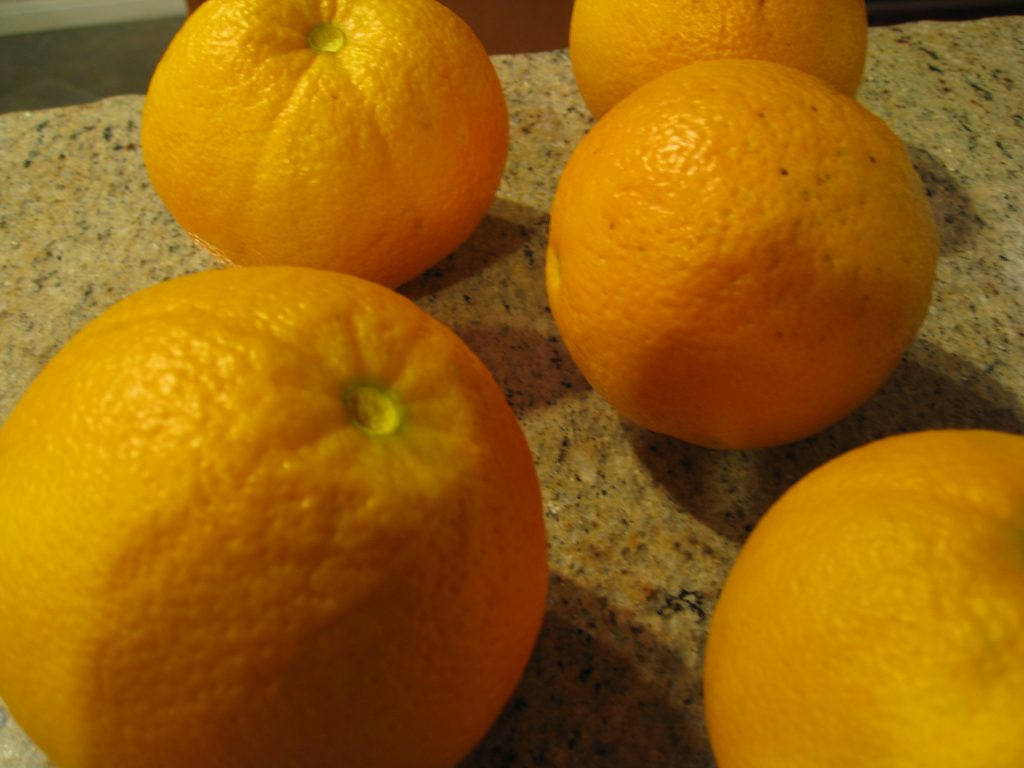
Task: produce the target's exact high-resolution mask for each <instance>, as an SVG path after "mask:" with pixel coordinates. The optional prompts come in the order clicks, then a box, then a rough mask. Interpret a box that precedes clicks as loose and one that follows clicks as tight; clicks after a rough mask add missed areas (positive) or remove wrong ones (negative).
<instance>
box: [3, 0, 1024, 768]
mask: <svg viewBox="0 0 1024 768" xmlns="http://www.w3.org/2000/svg"><path fill="white" fill-rule="evenodd" d="M1022 51H1024V17H1004V18H1000V19H991V20H985V21H976V22H964V23H948V22H945V23H918V24H906V25H903V26H899V27H879V28H873V29H872V30H871V38H870V48H869V59H868V69H867V72H866V75H865V79H864V83H863V86H862V88H861V91H860V94H859V98H860V99H861V101H862V102H863V103H864V104H865V105H866V106H867V107H869V108H870V109H872V110H873V111H874V112H876V113H877V114H879V115H880V116H882V117H883V119H885V120H886V121H887V122H888V123H889V124H890V126H891V127H892V128H893V130H894V131H895V132H896V133H897V134H898V135H899V136H900V137H901V138H902V139H903V140H904V142H905V143H906V144H907V146H908V148H909V151H910V154H911V158H912V159H913V161H914V165H915V167H916V168H917V169H918V171H919V173H920V174H921V176H922V178H923V181H924V184H925V186H926V188H927V191H928V194H929V198H930V200H931V203H932V206H933V208H934V211H935V217H936V221H937V222H938V225H939V229H940V233H941V237H942V244H943V246H942V254H941V257H940V263H939V268H938V276H937V281H936V286H935V297H934V303H933V306H932V309H931V311H930V313H929V315H928V317H927V319H926V321H925V324H924V326H923V328H922V330H921V334H920V337H919V339H918V340H917V341H916V342H915V343H914V344H913V346H912V347H911V348H910V349H909V350H908V352H907V354H906V355H905V358H904V360H903V361H902V363H901V364H900V366H899V367H898V368H897V370H896V371H895V372H894V374H893V375H892V377H891V378H890V380H889V381H888V382H887V383H886V384H885V386H883V387H882V389H881V390H880V391H879V392H878V393H877V394H876V395H875V396H874V397H872V398H871V399H870V400H869V401H868V402H867V403H866V404H865V405H864V406H862V407H861V408H859V409H858V410H857V411H856V412H855V413H853V414H851V415H850V416H849V417H848V418H846V419H844V420H842V421H841V422H839V423H838V424H836V425H835V426H833V427H832V428H831V429H828V430H826V431H824V432H822V433H821V434H819V435H816V436H814V437H812V438H810V439H808V440H804V441H801V442H799V443H795V444H793V445H788V446H781V447H778V448H771V449H766V450H762V451H742V452H741V451H736V452H716V451H710V450H707V449H702V448H696V447H694V446H690V445H686V444H684V443H681V442H679V441H676V440H673V439H671V438H667V437H663V436H660V435H656V434H653V433H650V432H647V431H645V430H641V429H639V428H636V427H634V426H632V425H630V424H628V423H626V422H624V421H623V420H622V419H621V418H619V416H618V415H617V414H615V413H614V411H613V410H612V409H611V408H610V407H609V406H608V405H607V404H606V403H604V402H603V401H602V400H601V399H600V397H598V396H597V394H596V393H595V392H594V391H593V390H592V389H591V388H590V387H589V386H588V384H587V383H586V381H585V380H584V379H583V378H582V376H581V375H580V374H579V371H578V370H577V369H576V367H575V366H574V365H573V362H572V359H571V357H570V356H569V354H568V352H567V350H566V349H565V347H564V345H563V344H562V343H561V340H560V338H559V335H558V331H557V328H556V327H555V325H554V322H553V320H552V317H551V313H550V310H549V308H548V306H547V301H546V293H545V288H544V255H545V250H546V245H547V242H546V237H547V227H548V208H549V206H550V204H551V200H552V196H553V194H554V189H555V185H556V184H557V181H558V176H559V174H560V172H561V170H562V167H563V166H564V164H565V162H566V160H567V159H568V157H569V155H570V153H571V152H572V149H573V147H574V146H575V144H576V142H577V141H578V140H579V139H580V137H581V136H582V135H583V134H584V133H585V132H586V131H587V130H588V129H589V128H590V126H591V125H592V124H593V121H592V120H591V118H590V115H589V113H588V112H587V109H586V107H585V106H584V104H583V102H582V100H581V99H580V97H579V94H578V92H577V91H576V88H575V84H574V82H573V78H572V71H571V67H570V65H569V61H568V56H567V54H566V52H565V51H564V50H563V51H553V52H547V53H538V54H527V55H517V56H497V57H494V59H493V60H494V63H495V66H496V69H497V71H498V73H499V76H500V77H501V79H502V82H503V85H504V88H505V92H506V95H507V98H508V104H509V114H510V119H511V132H510V140H511V146H510V153H509V160H508V163H507V166H506V169H505V175H504V178H503V180H502V183H501V186H500V188H499V191H498V196H497V199H496V200H495V202H494V204H493V205H492V207H491V210H490V213H489V214H488V216H487V218H486V219H485V220H484V221H483V222H482V223H481V225H480V227H479V228H478V229H477V231H476V232H475V233H474V234H473V236H472V237H470V239H469V240H468V241H467V242H466V243H465V244H464V245H463V246H461V247H460V248H459V249H458V250H457V251H456V252H455V253H454V254H452V255H451V256H450V257H448V258H447V259H445V260H444V261H442V262H441V263H440V264H438V265H437V266H435V267H433V268H431V269H429V270H427V272H426V273H424V274H423V275H422V276H421V277H420V278H418V279H417V280H414V281H412V282H411V283H409V284H407V285H406V286H403V288H402V292H403V293H405V294H406V295H407V296H410V297H411V298H412V299H414V300H415V301H416V302H417V303H418V304H419V305H420V306H422V307H423V308H425V309H426V310H427V311H429V312H431V313H432V314H433V315H434V316H435V317H437V318H439V319H440V320H442V321H444V322H446V323H448V324H449V325H451V326H452V327H453V328H455V330H456V331H457V332H458V333H459V334H460V335H461V336H462V337H463V338H464V339H465V340H466V341H467V343H468V344H469V345H470V346H471V347H472V348H473V349H474V350H475V351H476V352H477V354H478V355H479V356H480V357H481V359H482V360H483V361H484V362H485V363H486V364H487V366H488V367H489V368H490V369H491V371H492V372H493V373H494V375H495V378H496V379H497V381H498V383H499V384H500V385H501V386H502V387H503V389H504V391H505V393H506V395H507V396H508V398H509V400H510V402H511V403H512V406H513V408H514V410H515V412H516V414H517V415H518V417H519V419H520V422H521V424H522V425H523V429H524V431H525V432H526V435H527V438H528V440H529V442H530V445H531V448H532V449H533V453H534V458H535V462H536V465H537V470H538V474H539V476H540V479H541V483H542V486H543V489H544V498H545V512H546V518H545V519H546V523H547V526H548V536H549V545H550V562H551V569H552V577H551V589H550V596H549V610H548V614H547V617H546V619H545V623H544V627H543V629H542V632H541V635H540V638H539V640H538V644H537V648H536V651H535V653H534V656H533V659H532V660H531V663H530V665H529V667H528V668H527V670H526V673H525V676H524V678H523V681H522V684H521V685H520V687H519V690H518V691H517V693H516V694H515V696H514V697H513V698H512V700H511V701H510V702H509V704H508V706H507V707H506V709H505V712H504V714H503V715H502V717H501V718H500V719H499V721H498V722H497V723H496V724H495V726H494V728H493V729H492V731H491V732H490V733H489V734H488V735H487V737H486V738H485V739H484V741H483V743H481V744H480V745H479V746H478V748H477V749H476V750H475V751H474V753H473V754H472V755H471V756H470V757H469V758H468V759H467V760H466V761H465V763H464V765H463V768H494V767H495V766H509V768H521V767H523V766H534V765H541V766H587V767H588V768H590V767H594V768H600V767H601V766H609V767H610V766H614V767H615V768H634V767H635V768H639V767H640V766H642V767H643V768H648V766H670V767H673V766H678V767H679V768H708V767H709V766H711V765H712V760H711V756H710V752H709V749H708V745H707V741H706V737H705V734H704V729H703V720H702V709H701V704H702V700H701V692H700V673H701V657H702V653H703V642H704V638H705V636H706V632H707V625H708V622H709V620H710V617H711V616H712V614H713V611H714V606H715V601H716V600H717V596H718V592H719V590H720V588H721V585H722V582H723V580H724V578H725V575H726V572H727V569H728V567H729V565H730V564H731V562H732V560H733V558H734V557H735V555H736V553H737V551H738V549H739V547H740V546H741V545H742V543H743V541H744V540H745V538H746V536H747V535H748V534H749V533H750V531H751V530H752V529H753V527H754V526H755V525H756V523H757V521H758V519H759V518H760V516H761V515H762V514H763V513H764V511H765V509H767V507H768V506H769V505H770V504H771V503H772V502H773V501H774V500H775V499H776V498H778V496H779V495H780V494H781V493H782V492H783V491H784V490H785V489H786V488H787V487H789V485H791V484H792V483H793V482H795V481H796V479H798V478H799V477H800V476H802V475H803V474H805V473H806V472H808V471H810V470H811V469H812V468H814V467H815V466H817V465H819V464H821V463H822V462H824V461H825V460H827V459H829V458H831V457H833V456H836V455H837V454H839V453H841V452H843V451H845V450H847V449H850V448H852V447H854V446H856V445H859V444H861V443H864V442H867V441H869V440H871V439H874V438H877V437H881V436H883V435H887V434H892V433H896V432H905V431H910V430H916V429H925V428H930V427H988V428H994V429H1003V430H1007V431H1013V432H1021V431H1024V221H1022V220H1021V217H1020V192H1021V176H1022V170H1024V152H1022V151H1021V149H1020V147H1022V146H1024V110H1022V109H1021V101H1020V96H1019V91H1018V88H1017V85H1016V84H1017V83H1018V82H1020V81H1021V78H1024V56H1022V53H1021V52H1022ZM141 104H142V99H141V97H118V98H113V99H107V100H104V101H101V102H98V103H96V104H93V105H88V106H82V107H71V108H65V109H59V110H50V111H47V112H42V113H20V114H8V115H2V116H0V147H2V148H3V149H2V150H0V334H2V336H0V354H2V355H3V359H2V364H0V418H3V417H5V416H6V414H7V413H8V412H9V411H10V409H11V408H12V407H13V406H14V403H15V402H16V400H17V399H18V397H19V396H20V394H21V393H22V392H23V391H24V389H25V387H27V386H28V383H29V382H30V381H31V379H32V377H33V376H34V375H35V374H36V373H37V372H38V370H39V369H40V368H41V367H42V365H43V364H44V363H45V362H46V360H47V359H49V357H50V356H52V355H53V353H54V352H55V351H56V350H57V349H58V348H59V346H60V345H61V344H62V343H63V342H64V341H65V340H66V339H67V338H68V337H69V336H70V334H71V333H73V332H74V330H75V329H76V328H78V327H79V326H80V325H82V324H83V323H85V322H87V321H88V320H89V319H91V318H92V317H94V316H95V315H96V314H98V313H99V312H100V311H102V310H103V309H104V308H105V307H107V306H109V305H110V304H111V303H113V302H114V301H116V300H118V299H119V298H121V297H123V296H125V295H127V294H128V293H131V292H133V291H135V290H138V289H140V288H142V287H144V286H146V285H149V284H152V283H154V282H156V281H159V280H164V279H167V278H169V277H172V276H174V275H178V274H182V273H186V272H191V271H195V270H199V269H212V268H218V264H217V263H216V262H214V261H213V260H212V259H211V258H210V257H208V256H206V255H205V254H204V253H202V252H201V251H200V250H199V249H198V248H197V247H196V246H195V245H194V244H193V243H192V241H191V240H190V239H189V238H188V237H187V236H186V235H185V234H184V233H183V232H182V231H181V230H180V229H179V228H178V226H177V225H176V224H175V222H174V220H173V219H172V218H171V217H170V216H169V215H168V214H167V212H166V211H165V210H164V209H163V207H162V206H161V205H160V203H159V200H157V198H156V197H155V196H154V195H153V193H152V190H151V189H150V188H149V185H148V182H147V180H146V176H145V171H144V168H143V166H142V160H141V156H140V154H141V153H140V152H138V151H137V149H138V117H139V113H140V108H141ZM783 172H784V169H783V170H781V171H780V173H783ZM2 718H3V709H2V708H0V754H3V755H4V768H41V767H42V766H44V765H47V764H46V762H45V759H44V758H43V757H42V756H41V755H40V754H39V753H38V752H37V751H35V750H33V749H32V748H31V745H29V744H28V741H27V739H25V737H24V735H23V734H22V733H21V731H20V729H18V728H17V726H16V725H14V724H13V723H8V724H7V726H6V727H4V726H3V719H2Z"/></svg>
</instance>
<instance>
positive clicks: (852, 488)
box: [704, 430, 1024, 768]
mask: <svg viewBox="0 0 1024 768" xmlns="http://www.w3.org/2000/svg"><path fill="white" fill-rule="evenodd" d="M1022 468H1024V437H1022V436H1021V435H1011V434H1006V433H998V432H988V431H980V430H979V431H974V430H966V431H955V430H949V431H931V432H920V433H913V434H907V435H900V436H896V437H889V438H885V439H883V440H880V441H877V442H875V443H871V444H869V445H867V446H866V447H861V448H858V449H855V450H853V451H851V452H849V453H847V454H845V455H842V456H840V457H839V458H837V459H835V460H833V461H832V462H830V463H828V464H826V465H825V466H823V467H821V468H819V469H817V470H815V471H813V472H811V473H810V474H809V475H807V476H805V477H804V478H803V479H802V480H800V481H799V482H798V483H797V484H796V485H795V486H793V487H792V488H791V489H790V490H789V491H788V492H787V493H786V494H784V495H783V496H782V498H781V499H780V500H779V501H778V502H777V503H776V504H775V505H774V506H773V507H772V508H771V509H770V510H769V511H768V512H767V513H766V514H765V516H764V517H763V518H762V520H761V521H760V522H759V523H758V525H757V527H756V528H755V529H754V532H753V533H752V534H751V536H750V537H749V539H748V540H747V542H746V543H745V544H744V546H743V549H742V550H741V552H740V555H739V557H738V559H737V560H736V562H735V564H734V566H733V568H732V570H731V571H730V573H729V575H728V577H727V579H726V583H725V587H724V589H723V591H722V594H721V597H720V599H719V601H718V603H717V607H716V608H715V610H714V613H713V615H712V619H711V628H710V634H709V637H708V641H707V647H706V653H705V666H704V691H705V706H706V712H707V724H708V731H709V734H710V737H711V744H712V747H713V749H714V753H715V758H716V761H717V764H718V765H719V766H720V768H783V767H785V768H820V766H830V768H876V767H877V766H887V767H888V768H923V767H924V766H940V765H941V766H943V768H1010V767H1011V766H1019V765H1024V728H1022V727H1021V717H1022V713H1024V473H1022V472H1021V470H1022Z"/></svg>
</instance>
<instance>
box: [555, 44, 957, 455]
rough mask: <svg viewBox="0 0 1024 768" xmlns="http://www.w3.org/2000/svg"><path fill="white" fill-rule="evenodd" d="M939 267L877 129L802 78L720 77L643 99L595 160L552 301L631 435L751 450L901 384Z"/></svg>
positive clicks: (797, 435)
mask: <svg viewBox="0 0 1024 768" xmlns="http://www.w3.org/2000/svg"><path fill="white" fill-rule="evenodd" d="M937 254H938V235H937V231H936V227H935V222H934V220H933V218H932V213H931V209H930V207H929V204H928V201H927V198H926V196H925V193H924V189H923V186H922V184H921V180H920V178H919V177H918V176H917V174H916V172H915V170H914V168H913V166H912V165H911V163H910V160H909V159H908V156H907V153H906V151H905V149H904V147H903V145H902V144H901V143H900V141H899V139H898V138H897V137H896V136H895V135H894V134H893V133H892V131H890V130H889V128H888V127H887V126H886V125H885V124H884V123H883V122H882V121H881V120H880V119H878V118H877V117H876V116H874V115H872V114H871V113H869V112H868V111H867V110H865V109H864V108H863V107H861V106H860V105H858V104H857V103H856V102H855V101H854V100H853V99H852V98H851V97H849V96H846V95H845V94H842V93H839V92H837V91H835V90H833V89H831V88H829V87H828V86H827V85H825V84H824V83H823V82H821V81H820V80H818V79H817V78H814V77H812V76H811V75H807V74H805V73H802V72H799V71H798V70H795V69H792V68H789V67H786V66H784V65H780V64H775V63H772V62H766V61H755V60H716V61H708V62H699V63H697V64H693V65H690V66H688V67H684V68H681V69H679V70H676V71H674V72H672V73H669V74H667V75H663V76H662V77H660V78H658V79H657V80H654V81H652V82H651V83H648V84H647V85H645V86H643V87H642V88H640V89H638V90H637V91H636V92H634V93H633V94H632V95H630V96H629V97H627V98H626V99H625V100H623V101H622V102H620V104H619V105H618V106H616V107H615V109H613V110H612V111H611V112H609V113H608V114H607V115H606V116H605V117H604V118H602V119H601V120H600V121H598V122H597V124H596V125H595V126H594V127H593V129H592V130H591V131H590V132H589V133H588V134H587V135H586V136H585V137H584V138H583V139H582V141H581V142H580V143H579V145H578V146H577V148H576V149H575V151H574V152H573V154H572V156H571V157H570V159H569V162H568V163H567V165H566V167H565V170H564V172H563V174H562V177H561V179H560V180H559V184H558V188H557V190H556V193H555V198H554V202H553V205H552V209H551V225H550V233H549V245H548V255H547V286H548V298H549V301H550V305H551V309H552V312H553V314H554V318H555V321H556V322H557V324H558V328H559V330H560V332H561V335H562V337H563V339H564V340H565V343H566V346H567V347H568V349H569V351H570V353H571V354H572V357H573V359H574V360H575V361H576V364H577V365H578V366H579V368H580V370H581V372H582V373H583V374H584V376H585V377H586V378H587V380H588V381H589V382H590V383H591V385H592V386H593V387H594V389H595V390H597V391H598V393H600V394H601V395H602V396H603V397H604V398H605V399H607V400H608V401H609V402H610V403H611V404H612V405H613V406H615V407H616V408H617V409H618V410H619V411H620V412H621V413H622V414H623V415H624V416H625V417H626V418H628V419H630V420H631V421H633V422H635V423H637V424H639V425H640V426H643V427H646V428H648V429H651V430H655V431H657V432H663V433H666V434H669V435H673V436H675V437H678V438H680V439H683V440H686V441H689V442H692V443H698V444H701V445H706V446H711V447H720V448H752V447H759V446H766V445H774V444H781V443H786V442H791V441H794V440H798V439H801V438H803V437H806V436H808V435H810V434H813V433H815V432H817V431H819V430H821V429H823V428H825V427H826V426H829V425H830V424H832V423H834V422H835V421H837V420H839V419H840V418H842V417H843V416H845V415H846V414H848V413H849V412H850V411H851V410H853V409H854V408H855V407H857V406H858V405H860V404H861V403H862V402H864V401H865V400H866V399H867V398H868V397H869V396H870V395H871V394H872V393H873V392H874V391H875V390H876V389H877V388H878V387H879V386H880V385H881V384H882V383H883V382H884V381H885V379H886V378H887V377H888V376H889V374H890V373H891V371H892V370H893V368H894V367H895V366H896V364H897V363H898V362H899V360H900V357H901V355H902V354H903V352H904V350H905V349H906V347H907V346H908V345H909V343H910V342H911V340H912V339H913V338H914V336H915V334H916V332H917V329H918V327H919V326H920V324H921V322H922V319H923V318H924V316H925V313H926V311H927V308H928V305H929V302H930V299H931V287H932V282H933V278H934V272H935V262H936V257H937Z"/></svg>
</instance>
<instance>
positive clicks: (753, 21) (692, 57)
mask: <svg viewBox="0 0 1024 768" xmlns="http://www.w3.org/2000/svg"><path fill="white" fill-rule="evenodd" d="M867 44H868V22H867V10H866V6H865V3H864V0H576V1H575V3H574V4H573V9H572V17H571V22H570V26H569V56H570V59H571V61H572V69H573V73H574V74H575V76H576V83H577V85H578V86H579V89H580V94H581V95H582V96H583V99H584V101H586V103H587V106H589V107H590V110H591V112H593V114H594V116H595V117H600V116H601V115H603V114H604V113H605V112H607V111H608V110H609V109H610V108H611V107H612V105H614V104H615V103H616V102H618V101H619V100H620V99H622V98H623V97H624V96H626V95H627V94H629V93H631V92H633V91H634V90H636V89H637V88H638V87H639V86H641V85H643V84H644V83H646V82H648V81H649V80H653V79H654V78H655V77H657V76H658V75H662V74H664V73H666V72H669V71H670V70H673V69H677V68H678V67H681V66H684V65H686V64H691V63H693V62H695V61H703V60H706V59H768V60H770V61H777V62H779V63H781V64H788V65H789V66H791V67H795V68H797V69H801V70H803V71H805V72H809V73H811V74H812V75H816V76H818V77H821V78H822V79H824V80H827V81H828V82H829V83H831V84H832V85H833V86H835V87H836V88H838V89H840V90H842V91H845V92H846V93H848V94H850V95H852V94H854V93H855V92H856V91H857V86H858V85H859V84H860V80H861V76H862V74H863V72H864V62H865V59H866V57H867Z"/></svg>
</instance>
